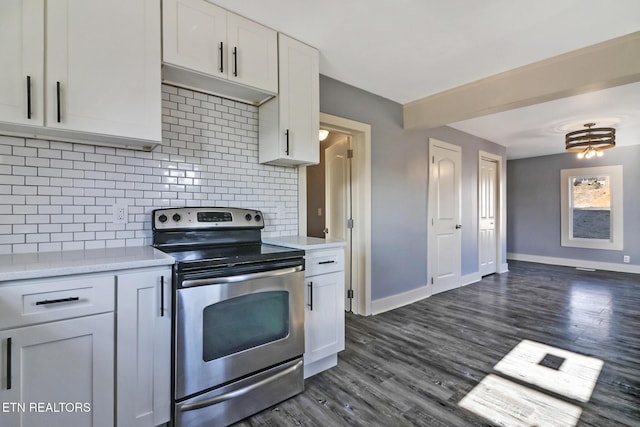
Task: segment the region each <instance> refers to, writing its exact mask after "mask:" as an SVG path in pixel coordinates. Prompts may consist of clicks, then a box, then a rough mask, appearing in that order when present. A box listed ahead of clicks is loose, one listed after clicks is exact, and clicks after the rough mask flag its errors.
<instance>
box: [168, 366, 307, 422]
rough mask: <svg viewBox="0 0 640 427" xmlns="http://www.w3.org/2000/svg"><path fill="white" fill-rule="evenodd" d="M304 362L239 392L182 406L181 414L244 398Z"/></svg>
mask: <svg viewBox="0 0 640 427" xmlns="http://www.w3.org/2000/svg"><path fill="white" fill-rule="evenodd" d="M302 363H303V362H302V360H301V361H299V362H298V363H296V364H295V365H293V366H289V367H288V368H287V369H285V370H283V371H280V372H278V373H277V374H275V375H273V376H271V377H267V378H264V379H262V380H260V381H258V382H257V383H253V384H251V385H248V386H246V387H242V388H239V389H238V390H233V391H230V392H228V393H223V394H221V395H220V396H214V397H211V398H209V399H204V400H200V401H198V402H193V403H185V404H181V405H179V406H178V409H180V411H181V412H187V411H193V410H196V409H201V408H204V407H207V406H211V405H215V404H217V403H222V402H226V401H227V400H230V399H233V398H236V397H240V396H243V395H245V394H247V393H249V392H250V391H253V390H255V389H257V388H260V387H262V386H264V385H267V384H269V383H271V382H273V381H277V380H278V379H280V378H282V377H284V376H286V375H289V374H290V373H292V372H294V371H296V370H298V369H300V365H301V364H302Z"/></svg>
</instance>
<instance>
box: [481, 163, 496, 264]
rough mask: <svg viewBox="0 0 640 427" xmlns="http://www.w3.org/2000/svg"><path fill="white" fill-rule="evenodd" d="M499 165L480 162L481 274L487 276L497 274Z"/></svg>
mask: <svg viewBox="0 0 640 427" xmlns="http://www.w3.org/2000/svg"><path fill="white" fill-rule="evenodd" d="M497 170H498V169H497V163H496V162H495V161H491V160H487V159H481V160H480V188H479V191H480V194H479V197H478V199H479V200H478V202H479V210H480V212H479V215H480V218H479V228H480V237H479V245H480V274H481V275H482V276H486V275H487V274H492V273H495V272H497V267H496V265H497V259H496V258H497V249H496V245H497V240H496V225H497V218H496V208H497V205H496V201H497V198H496V189H497V187H496V182H497V179H496V177H497V175H496V174H497Z"/></svg>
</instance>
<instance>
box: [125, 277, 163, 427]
mask: <svg viewBox="0 0 640 427" xmlns="http://www.w3.org/2000/svg"><path fill="white" fill-rule="evenodd" d="M117 281H118V298H117V312H118V317H117V337H118V338H117V356H116V357H117V359H116V360H117V367H118V370H117V379H118V381H117V390H116V394H117V411H116V412H117V414H118V422H117V425H118V426H122V427H137V426H149V427H150V426H156V425H159V424H162V423H165V422H168V421H169V415H170V405H171V389H170V387H171V269H170V268H162V269H152V270H145V271H136V272H131V273H123V274H119V275H118V276H117Z"/></svg>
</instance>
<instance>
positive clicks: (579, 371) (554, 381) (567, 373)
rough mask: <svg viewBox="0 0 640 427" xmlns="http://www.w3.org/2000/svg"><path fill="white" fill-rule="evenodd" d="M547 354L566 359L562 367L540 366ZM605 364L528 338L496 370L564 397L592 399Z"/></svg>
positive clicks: (580, 399)
mask: <svg viewBox="0 0 640 427" xmlns="http://www.w3.org/2000/svg"><path fill="white" fill-rule="evenodd" d="M546 354H552V355H554V356H558V357H562V358H564V359H566V360H565V361H564V362H563V363H562V365H561V366H560V369H558V370H554V369H551V368H547V367H545V366H542V365H539V363H540V361H541V360H542V359H543V358H544V357H545V355H546ZM603 364H604V363H603V361H602V360H600V359H596V358H593V357H588V356H583V355H581V354H577V353H573V352H570V351H567V350H562V349H559V348H556V347H551V346H549V345H545V344H541V343H537V342H534V341H528V340H524V341H521V342H520V343H519V344H518V345H517V346H515V347H514V348H513V350H511V351H510V352H509V354H507V355H506V356H505V357H504V358H503V359H502V360H501V361H500V362H498V364H497V365H496V366H494V369H495V370H496V371H498V372H502V373H503V374H505V375H508V376H510V377H512V378H516V379H518V380H521V381H525V382H527V383H529V384H534V385H537V386H538V387H542V388H545V389H547V390H550V391H553V392H555V393H557V394H560V395H562V396H566V397H568V398H571V399H576V400H579V401H581V402H588V401H589V399H590V398H591V393H593V388H594V387H595V385H596V381H597V380H598V376H599V375H600V371H601V370H602V366H603Z"/></svg>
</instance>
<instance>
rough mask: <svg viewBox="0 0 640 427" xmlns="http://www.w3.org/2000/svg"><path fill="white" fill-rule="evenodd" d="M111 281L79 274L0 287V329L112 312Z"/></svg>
mask: <svg viewBox="0 0 640 427" xmlns="http://www.w3.org/2000/svg"><path fill="white" fill-rule="evenodd" d="M114 282H115V278H114V276H113V275H82V276H70V277H60V278H55V279H42V280H28V281H27V280H25V281H16V282H12V283H10V284H5V285H3V286H0V329H6V328H14V327H17V326H25V325H31V324H35V323H43V322H51V321H54V320H61V319H68V318H72V317H78V316H86V315H89V314H96V313H105V312H110V311H113V309H114Z"/></svg>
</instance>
